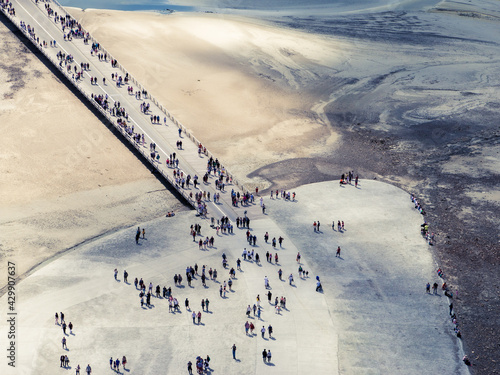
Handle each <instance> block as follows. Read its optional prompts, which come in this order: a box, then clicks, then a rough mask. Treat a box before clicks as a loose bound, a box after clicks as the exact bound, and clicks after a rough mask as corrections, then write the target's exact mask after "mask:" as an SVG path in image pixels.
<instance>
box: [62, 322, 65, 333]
mask: <svg viewBox="0 0 500 375" xmlns="http://www.w3.org/2000/svg"><path fill="white" fill-rule="evenodd" d="M62 330H63V332H64V334H66V323H63V324H62Z"/></svg>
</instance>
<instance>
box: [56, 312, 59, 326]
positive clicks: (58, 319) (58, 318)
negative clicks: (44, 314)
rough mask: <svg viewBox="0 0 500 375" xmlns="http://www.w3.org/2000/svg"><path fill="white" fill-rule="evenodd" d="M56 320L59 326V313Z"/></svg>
mask: <svg viewBox="0 0 500 375" xmlns="http://www.w3.org/2000/svg"><path fill="white" fill-rule="evenodd" d="M55 318H56V325H59V314H58V313H56V316H55Z"/></svg>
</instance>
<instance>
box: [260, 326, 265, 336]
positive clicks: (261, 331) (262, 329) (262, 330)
mask: <svg viewBox="0 0 500 375" xmlns="http://www.w3.org/2000/svg"><path fill="white" fill-rule="evenodd" d="M260 333H261V334H262V338H264V334H265V333H266V328H265V327H264V326H262V328H261V330H260Z"/></svg>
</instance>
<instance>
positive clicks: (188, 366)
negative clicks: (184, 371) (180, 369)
mask: <svg viewBox="0 0 500 375" xmlns="http://www.w3.org/2000/svg"><path fill="white" fill-rule="evenodd" d="M187 368H188V374H189V375H193V363H192V362H191V361H189V362H188V363H187Z"/></svg>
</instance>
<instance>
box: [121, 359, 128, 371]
mask: <svg viewBox="0 0 500 375" xmlns="http://www.w3.org/2000/svg"><path fill="white" fill-rule="evenodd" d="M126 364H127V357H125V356H123V357H122V365H123V369H124V370H125V365H126Z"/></svg>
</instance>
